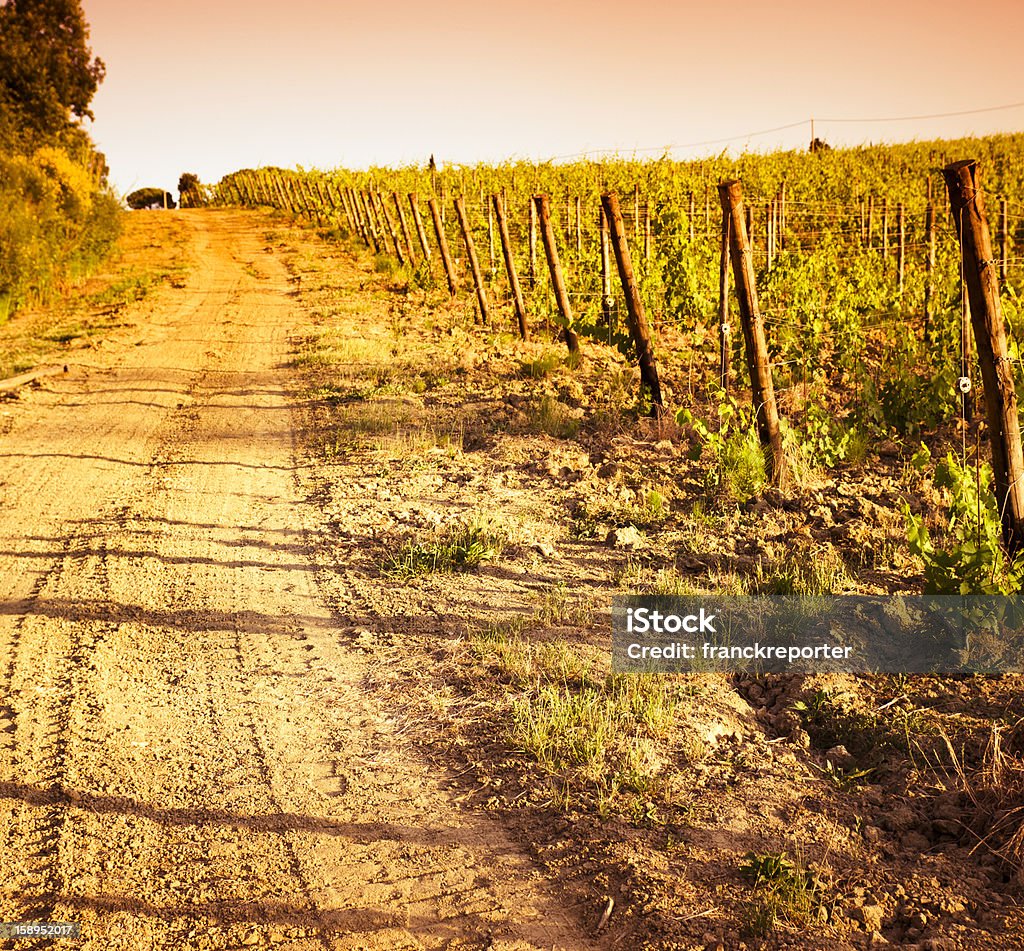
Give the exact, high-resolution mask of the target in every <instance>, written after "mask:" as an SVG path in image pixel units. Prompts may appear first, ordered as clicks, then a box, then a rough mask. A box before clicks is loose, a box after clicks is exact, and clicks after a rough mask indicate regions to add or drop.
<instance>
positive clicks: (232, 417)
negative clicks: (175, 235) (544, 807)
mask: <svg viewBox="0 0 1024 951" xmlns="http://www.w3.org/2000/svg"><path fill="white" fill-rule="evenodd" d="M181 220H182V221H183V222H185V224H186V225H187V228H188V231H189V235H190V236H189V243H190V254H191V256H192V258H193V264H192V266H191V269H190V271H189V274H188V277H187V279H186V280H185V282H184V286H183V287H178V288H175V287H163V288H161V289H160V291H159V292H158V293H156V294H154V295H152V296H151V297H149V298H148V299H146V300H144V301H142V302H141V303H140V304H138V305H136V306H135V310H134V311H133V312H132V317H133V322H134V327H132V328H130V329H129V330H127V331H124V332H122V333H121V335H120V337H119V338H117V339H115V340H114V341H112V342H110V343H109V344H108V345H106V346H104V347H101V348H98V349H95V350H93V351H91V352H90V353H88V355H87V358H83V359H82V360H80V361H77V362H73V363H72V365H71V367H70V372H69V373H68V374H67V376H66V377H58V378H54V379H52V380H47V381H46V383H45V385H44V386H43V387H42V388H41V389H39V390H36V391H34V392H33V393H32V394H31V395H30V396H29V397H28V398H27V399H25V400H23V401H21V402H20V403H18V404H17V405H14V406H12V407H11V409H10V413H9V415H5V416H4V417H3V420H4V425H3V426H2V427H0V433H2V435H0V604H2V607H0V827H2V828H3V840H4V842H5V848H4V849H3V850H2V851H0V883H2V884H0V920H5V921H38V920H60V921H73V922H79V923H80V924H81V931H82V937H81V939H79V940H77V941H76V940H68V941H66V942H64V943H63V946H69V947H84V948H95V949H100V948H102V949H118V948H123V949H133V951H134V949H149V948H154V949H155V948H197V949H198V948H233V947H239V946H252V947H271V946H273V947H282V948H294V949H303V948H310V949H312V948H330V949H342V948H345V949H355V948H367V949H378V948H379V949H396V951H397V949H402V948H505V949H512V948H535V947H543V948H550V947H559V948H563V947H564V948H587V947H592V946H593V945H592V944H591V943H590V940H589V939H588V938H587V937H586V936H585V934H584V932H583V930H582V928H581V926H580V925H579V924H578V923H577V922H576V921H575V919H574V918H573V917H572V915H571V914H569V913H568V912H566V911H564V910H562V906H561V903H560V900H559V896H558V894H557V892H556V889H555V888H554V886H553V885H552V884H551V883H549V882H546V881H545V880H544V878H543V876H542V874H541V872H540V871H539V870H538V868H537V867H536V866H534V865H533V864H531V861H530V860H529V859H528V858H527V857H526V856H525V855H524V853H523V851H522V850H521V849H520V848H518V847H517V846H516V845H515V844H513V842H512V841H511V840H510V839H509V838H508V837H507V836H506V835H505V834H504V833H503V831H502V829H501V827H500V826H499V825H498V824H497V823H495V822H491V821H489V820H488V819H487V818H485V817H480V816H479V815H474V814H472V813H470V812H467V811H466V810H464V809H462V808H461V807H460V805H459V804H458V802H457V801H456V796H457V791H456V790H455V789H454V787H453V786H452V784H451V783H450V781H449V779H450V778H449V777H446V776H445V775H443V774H441V773H439V771H438V769H437V768H436V767H430V766H428V764H427V763H426V762H425V761H424V760H423V759H421V758H420V757H419V756H418V755H417V753H416V751H415V750H414V749H413V748H412V747H411V744H410V743H409V742H408V741H407V739H406V738H405V736H404V734H403V731H402V725H401V723H400V721H399V720H398V719H397V718H395V717H394V716H393V715H392V714H391V713H390V711H389V710H388V709H382V708H381V706H380V705H379V704H378V703H377V702H376V701H375V700H374V698H373V696H372V694H371V693H369V692H367V690H366V689H365V688H364V686H363V682H364V674H365V670H364V665H365V660H364V659H363V657H364V655H363V654H361V653H359V652H358V651H355V650H352V649H350V648H348V647H347V646H346V645H345V643H344V639H343V638H342V637H340V636H339V630H340V628H341V627H343V625H344V618H343V617H339V616H337V609H335V610H334V612H333V613H332V611H331V610H329V609H328V608H327V607H326V606H325V605H324V602H323V599H322V597H321V595H320V592H319V590H318V586H317V581H316V573H315V571H314V570H313V565H314V562H315V558H314V555H313V552H312V551H311V550H310V542H309V541H308V539H309V538H310V537H311V536H310V534H309V526H310V524H311V519H312V518H313V512H312V510H311V509H310V508H309V503H308V502H307V501H305V499H304V493H303V491H302V490H301V484H302V478H301V477H302V472H301V466H302V462H301V456H300V455H299V454H298V453H297V451H296V448H295V426H296V422H295V419H296V412H297V411H296V409H295V400H294V398H293V394H292V392H291V389H292V386H293V382H292V371H291V370H290V369H289V368H288V360H289V352H290V350H291V344H290V342H289V338H290V336H291V335H293V334H299V333H301V332H302V331H303V329H304V327H305V326H306V324H307V322H308V315H307V314H305V313H304V312H303V309H302V303H301V300H300V299H299V298H298V297H297V296H296V295H295V293H294V285H293V283H292V282H291V280H290V278H289V273H288V271H287V269H286V267H285V264H284V263H283V261H282V260H281V258H280V255H279V254H278V253H277V251H276V250H275V248H274V247H273V246H272V245H271V244H269V243H268V241H267V240H266V236H265V232H266V228H267V225H266V223H265V222H264V221H263V220H262V219H260V218H259V217H257V216H254V215H245V214H241V213H232V212H205V213H194V214H185V215H183V216H182V219H181ZM321 555H322V553H321ZM3 946H4V947H7V946H15V945H14V944H9V945H8V944H3ZM16 946H18V947H32V946H41V945H40V944H38V943H37V944H33V942H30V941H24V940H23V941H19V942H18V943H17V945H16Z"/></svg>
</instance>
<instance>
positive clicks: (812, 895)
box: [740, 852, 827, 938]
mask: <svg viewBox="0 0 1024 951" xmlns="http://www.w3.org/2000/svg"><path fill="white" fill-rule="evenodd" d="M740 875H741V876H742V877H743V878H744V879H745V880H746V881H747V882H748V883H749V884H750V885H751V887H752V888H754V889H755V891H757V892H758V893H759V894H760V896H761V897H760V898H759V900H757V901H755V902H754V903H753V904H752V905H751V907H750V913H749V915H748V917H747V922H746V928H745V931H746V932H747V934H748V936H749V937H758V938H763V937H765V936H767V935H768V934H769V933H771V932H772V931H773V930H774V929H775V924H776V922H777V921H778V920H779V919H780V918H781V919H783V920H785V921H789V922H792V923H794V924H800V925H805V924H807V923H809V922H810V921H812V920H814V919H815V918H816V917H820V912H821V910H822V909H824V911H825V913H826V915H827V908H824V886H823V883H822V881H821V879H820V876H819V875H818V873H817V872H815V871H813V870H811V869H809V868H806V867H804V866H803V864H802V863H800V862H793V861H791V860H790V859H789V858H788V856H787V855H786V854H785V853H784V852H780V853H767V854H759V853H756V852H748V853H747V854H746V856H745V857H744V861H743V864H742V865H740Z"/></svg>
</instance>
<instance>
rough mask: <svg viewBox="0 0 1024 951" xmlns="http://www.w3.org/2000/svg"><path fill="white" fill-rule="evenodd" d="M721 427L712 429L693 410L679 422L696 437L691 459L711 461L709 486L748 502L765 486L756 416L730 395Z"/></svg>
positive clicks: (678, 418)
mask: <svg viewBox="0 0 1024 951" xmlns="http://www.w3.org/2000/svg"><path fill="white" fill-rule="evenodd" d="M716 415H717V416H718V427H717V428H712V427H711V426H710V425H708V424H707V423H705V422H704V421H703V420H701V419H699V418H697V417H696V416H695V415H694V414H693V413H692V412H691V411H690V410H688V409H681V410H679V412H678V413H676V421H677V422H678V423H679V425H681V426H684V427H686V428H687V429H688V430H689V431H690V433H691V434H692V436H693V437H694V444H693V448H692V449H691V450H690V458H691V459H694V460H697V459H707V460H708V462H709V465H708V466H707V468H706V469H705V470H704V479H705V487H706V488H707V489H708V490H709V491H712V492H721V493H724V494H725V495H726V496H727V497H729V498H732V499H734V500H735V501H737V502H744V501H746V500H747V499H748V498H750V497H751V496H752V495H754V494H755V493H756V492H757V491H758V489H760V488H761V486H762V485H764V482H765V469H764V453H763V452H762V451H761V444H760V441H759V440H758V435H757V428H756V425H755V423H754V418H753V413H752V412H751V411H749V410H747V409H745V408H743V407H741V406H740V405H739V404H738V403H737V402H736V400H734V399H733V398H732V397H730V396H727V397H725V398H724V399H723V400H721V401H720V402H719V403H718V406H717V408H716Z"/></svg>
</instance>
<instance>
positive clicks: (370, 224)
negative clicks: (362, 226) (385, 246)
mask: <svg viewBox="0 0 1024 951" xmlns="http://www.w3.org/2000/svg"><path fill="white" fill-rule="evenodd" d="M356 194H357V195H358V196H359V200H360V202H362V207H363V217H364V218H365V219H366V226H367V229H368V230H369V232H370V241H371V243H372V244H373V250H374V253H375V254H380V252H381V240H380V236H379V235H378V234H377V223H376V222H375V221H374V215H373V209H372V206H371V204H370V199H369V198H368V197H367V194H366V192H365V191H360V192H357V193H356Z"/></svg>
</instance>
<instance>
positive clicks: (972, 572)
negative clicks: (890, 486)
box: [904, 453, 1024, 595]
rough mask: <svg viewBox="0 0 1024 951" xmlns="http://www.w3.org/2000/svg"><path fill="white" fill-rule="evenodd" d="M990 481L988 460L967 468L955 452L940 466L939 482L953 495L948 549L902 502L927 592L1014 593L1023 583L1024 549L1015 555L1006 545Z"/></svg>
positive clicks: (936, 470)
mask: <svg viewBox="0 0 1024 951" xmlns="http://www.w3.org/2000/svg"><path fill="white" fill-rule="evenodd" d="M919 457H920V454H918V455H916V456H915V457H914V458H915V460H918V459H919ZM991 482H992V470H991V468H990V467H989V465H988V464H987V463H985V464H982V465H980V466H979V467H978V468H974V467H968V466H965V465H962V464H961V463H960V461H959V460H958V459H957V458H956V456H954V455H953V453H949V454H948V455H947V456H946V458H945V459H944V460H943V461H942V462H940V463H939V464H938V465H937V466H936V468H935V485H936V486H937V487H938V488H939V489H942V490H943V491H944V493H945V495H946V497H947V498H948V500H949V507H948V510H947V514H946V528H945V537H946V541H947V547H946V548H945V549H943V548H939V547H938V546H937V545H936V544H935V543H934V542H933V541H932V538H931V536H930V534H929V532H928V529H927V527H926V526H925V524H924V519H923V517H922V516H920V515H914V514H912V513H911V511H910V507H909V506H908V505H904V515H905V516H906V520H907V539H908V541H909V543H910V550H911V551H912V552H913V553H914V554H915V555H918V556H919V557H920V558H921V560H922V561H923V562H924V578H925V593H926V594H961V595H966V594H995V595H1011V594H1016V593H1017V592H1019V591H1020V590H1021V587H1022V585H1024V553H1022V554H1019V555H1017V556H1016V557H1013V558H1011V557H1010V556H1009V555H1008V554H1007V553H1006V551H1005V549H1004V548H1003V541H1002V525H1001V523H1000V519H999V510H998V507H997V505H996V499H995V496H994V494H993V493H992V491H991V489H989V485H990V484H991Z"/></svg>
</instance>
